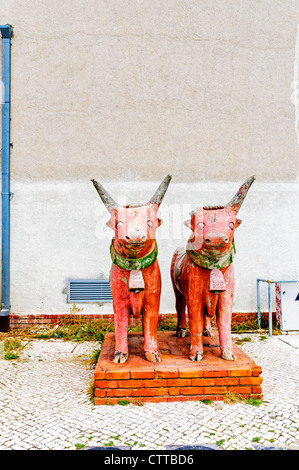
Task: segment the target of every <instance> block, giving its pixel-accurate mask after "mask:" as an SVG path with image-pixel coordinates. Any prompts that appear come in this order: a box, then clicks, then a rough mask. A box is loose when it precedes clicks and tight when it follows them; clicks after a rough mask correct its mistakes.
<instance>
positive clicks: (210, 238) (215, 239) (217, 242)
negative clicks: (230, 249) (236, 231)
mask: <svg viewBox="0 0 299 470" xmlns="http://www.w3.org/2000/svg"><path fill="white" fill-rule="evenodd" d="M204 242H205V244H206V245H207V246H211V247H219V246H225V245H227V244H228V243H229V237H228V236H227V235H226V234H224V233H209V234H208V235H207V236H206V237H205V239H204Z"/></svg>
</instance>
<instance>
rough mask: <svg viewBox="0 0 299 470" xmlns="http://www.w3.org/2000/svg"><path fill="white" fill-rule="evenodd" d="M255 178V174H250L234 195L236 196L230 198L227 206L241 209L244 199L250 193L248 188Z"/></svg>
mask: <svg viewBox="0 0 299 470" xmlns="http://www.w3.org/2000/svg"><path fill="white" fill-rule="evenodd" d="M254 180H255V176H250V178H248V179H247V180H246V181H245V182H244V183H243V184H242V186H241V187H240V189H239V191H238V192H237V193H236V194H235V195H234V197H233V198H232V199H231V200H230V202H229V203H228V204H227V206H229V207H232V208H233V209H234V210H235V211H237V212H238V211H239V210H240V207H241V206H242V204H243V202H244V199H245V197H246V195H247V193H248V190H249V188H250V186H251V185H252V183H253V182H254Z"/></svg>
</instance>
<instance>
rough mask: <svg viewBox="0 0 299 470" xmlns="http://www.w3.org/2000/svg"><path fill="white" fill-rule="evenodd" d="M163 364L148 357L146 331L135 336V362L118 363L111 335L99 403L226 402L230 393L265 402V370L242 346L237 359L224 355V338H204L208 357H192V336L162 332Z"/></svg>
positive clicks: (97, 379) (99, 369) (98, 380)
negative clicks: (224, 400) (115, 358)
mask: <svg viewBox="0 0 299 470" xmlns="http://www.w3.org/2000/svg"><path fill="white" fill-rule="evenodd" d="M158 341H159V348H160V352H161V355H162V362H158V363H154V364H152V363H150V362H148V361H146V360H145V359H144V354H143V336H142V333H129V359H128V361H127V362H126V363H124V364H114V363H113V354H114V333H107V334H106V337H105V341H104V343H103V346H102V349H101V353H100V356H99V359H98V362H97V365H96V369H95V373H94V385H95V404H96V405H105V404H116V403H118V402H119V400H128V401H129V402H135V403H141V402H162V401H183V400H184V401H187V400H204V399H209V400H223V399H224V397H225V395H226V394H227V393H233V394H238V395H241V396H242V397H244V398H245V397H254V398H262V388H261V383H262V380H263V379H262V377H260V374H261V372H262V370H261V367H259V366H257V365H256V364H255V363H254V361H253V360H252V359H250V358H249V357H248V356H247V355H246V354H245V353H244V352H243V351H242V350H241V349H240V348H238V347H237V346H236V345H234V346H233V352H234V354H235V356H236V360H235V361H225V360H224V359H221V357H220V349H219V339H218V335H215V336H214V337H213V338H206V337H205V338H204V356H203V357H204V358H203V360H202V361H201V362H192V361H191V360H190V359H189V345H190V337H189V335H188V334H187V336H186V337H185V338H178V337H176V335H175V332H174V331H163V332H158Z"/></svg>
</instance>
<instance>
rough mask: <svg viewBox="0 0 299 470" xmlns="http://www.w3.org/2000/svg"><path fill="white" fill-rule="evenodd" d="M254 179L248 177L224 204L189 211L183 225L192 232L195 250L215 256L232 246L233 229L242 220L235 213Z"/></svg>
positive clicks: (225, 251)
mask: <svg viewBox="0 0 299 470" xmlns="http://www.w3.org/2000/svg"><path fill="white" fill-rule="evenodd" d="M254 180H255V177H254V176H251V177H250V178H248V179H247V180H246V181H245V182H244V183H243V184H242V186H241V187H240V189H239V190H238V192H237V193H236V194H235V196H234V197H233V198H232V199H231V200H230V202H229V203H228V204H227V205H226V206H214V207H210V206H208V207H203V208H199V209H197V210H195V211H193V212H191V213H190V215H191V220H188V221H186V222H185V225H187V227H189V228H190V229H191V230H192V232H193V234H192V238H191V241H192V244H193V247H194V248H195V250H196V251H200V252H202V253H203V254H205V253H206V254H209V256H211V255H212V256H214V257H217V256H221V255H223V254H224V253H227V252H228V251H229V250H230V249H231V248H232V243H233V237H234V232H235V229H236V228H237V227H238V226H239V225H240V224H241V222H242V221H241V220H240V219H237V214H238V211H239V210H240V208H241V206H242V204H243V202H244V199H245V197H246V195H247V192H248V190H249V188H250V186H251V184H252V183H253V181H254Z"/></svg>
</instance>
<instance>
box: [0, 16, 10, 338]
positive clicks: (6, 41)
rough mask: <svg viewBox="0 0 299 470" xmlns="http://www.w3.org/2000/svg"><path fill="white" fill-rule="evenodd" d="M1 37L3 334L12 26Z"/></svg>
mask: <svg viewBox="0 0 299 470" xmlns="http://www.w3.org/2000/svg"><path fill="white" fill-rule="evenodd" d="M0 31H1V36H2V57H3V61H2V82H3V99H2V194H1V197H2V305H1V312H0V331H8V329H9V312H10V119H11V118H10V76H11V37H12V27H11V26H10V25H3V26H0Z"/></svg>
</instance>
